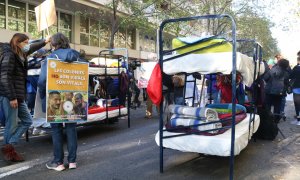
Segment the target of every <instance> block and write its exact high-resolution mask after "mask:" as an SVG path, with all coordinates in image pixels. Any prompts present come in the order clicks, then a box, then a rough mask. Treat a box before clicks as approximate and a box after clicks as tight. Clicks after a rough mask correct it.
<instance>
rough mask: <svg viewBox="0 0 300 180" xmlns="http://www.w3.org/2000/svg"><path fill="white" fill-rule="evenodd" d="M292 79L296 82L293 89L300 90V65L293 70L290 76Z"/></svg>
mask: <svg viewBox="0 0 300 180" xmlns="http://www.w3.org/2000/svg"><path fill="white" fill-rule="evenodd" d="M290 79H291V80H295V82H294V84H293V87H292V88H293V89H295V88H300V65H297V66H295V67H294V68H293V70H292V72H291V74H290Z"/></svg>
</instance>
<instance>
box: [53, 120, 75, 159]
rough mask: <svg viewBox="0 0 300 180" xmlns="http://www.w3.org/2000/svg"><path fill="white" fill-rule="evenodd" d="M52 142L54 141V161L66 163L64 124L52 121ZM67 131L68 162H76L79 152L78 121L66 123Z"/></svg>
mask: <svg viewBox="0 0 300 180" xmlns="http://www.w3.org/2000/svg"><path fill="white" fill-rule="evenodd" d="M51 128H52V142H53V155H54V159H53V161H52V162H53V163H57V164H63V163H64V147H63V145H64V143H63V124H62V123H51ZM65 132H66V135H67V148H68V162H69V163H74V162H76V154H77V131H76V123H65Z"/></svg>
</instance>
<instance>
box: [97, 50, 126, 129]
mask: <svg viewBox="0 0 300 180" xmlns="http://www.w3.org/2000/svg"><path fill="white" fill-rule="evenodd" d="M116 51H125V56H123V55H113V52H116ZM105 52H107V53H108V54H104V53H105ZM99 57H103V58H104V60H105V67H104V68H105V73H104V74H101V75H99V76H104V77H107V76H108V75H110V76H118V82H119V85H118V95H120V91H119V90H120V85H121V83H120V77H119V75H120V73H121V72H120V62H122V60H124V62H125V65H126V67H125V68H126V70H128V49H126V48H115V49H105V50H102V51H100V52H99ZM108 57H110V58H114V59H117V60H118V67H117V68H118V73H117V74H107V69H108V68H109V67H107V58H108ZM99 64H100V63H99ZM125 73H127V72H125ZM105 81H106V79H105ZM106 92H107V87H106ZM128 92H129V87H127V93H126V96H125V102H126V101H127V114H125V115H122V114H121V108H120V105H119V115H118V116H116V117H113V118H118V117H124V116H127V119H128V125H127V126H128V128H130V99H129V95H128ZM105 96H106V99H108V98H109V97H108V93H106V95H105ZM119 102H120V99H119ZM105 105H106V106H105V107H106V120H105V121H106V122H107V121H108V119H109V117H108V101H105Z"/></svg>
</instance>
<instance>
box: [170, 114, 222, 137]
mask: <svg viewBox="0 0 300 180" xmlns="http://www.w3.org/2000/svg"><path fill="white" fill-rule="evenodd" d="M205 122H207V121H206V119H203V118H195V117H191V116H184V115H177V114H173V115H172V117H171V120H170V126H171V127H178V126H185V127H189V128H191V129H194V130H198V131H206V130H211V129H217V128H221V127H222V123H220V122H218V123H213V124H206V125H200V124H203V123H205ZM197 125H200V126H197ZM209 133H212V134H215V133H218V130H214V131H209Z"/></svg>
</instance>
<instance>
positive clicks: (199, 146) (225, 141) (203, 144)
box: [155, 114, 260, 156]
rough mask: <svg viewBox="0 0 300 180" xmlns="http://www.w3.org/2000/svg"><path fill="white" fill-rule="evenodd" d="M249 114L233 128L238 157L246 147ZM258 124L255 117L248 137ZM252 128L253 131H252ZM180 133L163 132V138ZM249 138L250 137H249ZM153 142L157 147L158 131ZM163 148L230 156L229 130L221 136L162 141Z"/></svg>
mask: <svg viewBox="0 0 300 180" xmlns="http://www.w3.org/2000/svg"><path fill="white" fill-rule="evenodd" d="M249 120H250V114H247V117H246V118H245V119H244V120H242V121H241V122H240V123H238V124H237V125H236V126H235V145H234V154H235V155H238V154H240V152H241V151H242V150H243V149H244V148H245V147H246V146H247V145H248V133H249V129H248V128H249ZM259 123H260V118H259V116H258V115H255V121H254V123H253V122H252V123H251V130H250V135H252V133H254V132H256V131H257V129H258V126H259ZM253 126H254V130H253ZM177 134H181V133H173V132H167V131H165V132H164V136H170V135H177ZM250 138H251V136H250ZM155 141H156V143H157V145H159V131H158V132H157V133H156V136H155ZM163 146H164V147H166V148H170V149H175V150H179V151H182V152H195V153H201V154H209V155H216V156H230V150H231V128H230V129H228V130H227V131H226V132H224V133H223V134H219V135H215V136H203V135H186V136H181V137H173V138H167V139H163Z"/></svg>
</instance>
